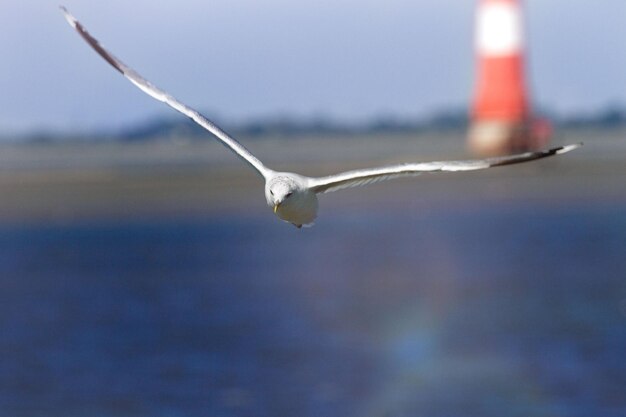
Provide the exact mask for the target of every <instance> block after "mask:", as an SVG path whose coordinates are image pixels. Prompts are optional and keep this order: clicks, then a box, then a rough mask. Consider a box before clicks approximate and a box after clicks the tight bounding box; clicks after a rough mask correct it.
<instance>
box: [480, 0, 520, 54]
mask: <svg viewBox="0 0 626 417" xmlns="http://www.w3.org/2000/svg"><path fill="white" fill-rule="evenodd" d="M477 20H478V28H477V39H476V43H477V48H478V51H479V52H480V53H482V54H484V55H487V56H505V55H512V54H516V53H518V52H520V51H521V49H522V45H523V42H524V35H523V33H522V17H521V13H520V10H519V7H517V5H516V4H515V3H509V2H506V3H504V2H498V1H495V2H487V3H485V4H483V5H482V6H481V7H480V9H479V11H478V19H477Z"/></svg>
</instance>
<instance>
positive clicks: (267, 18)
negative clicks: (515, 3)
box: [0, 0, 626, 134]
mask: <svg viewBox="0 0 626 417" xmlns="http://www.w3.org/2000/svg"><path fill="white" fill-rule="evenodd" d="M59 1H62V0H0V6H1V8H0V10H1V12H0V51H1V53H2V58H1V62H2V65H0V133H5V134H6V133H25V132H30V131H34V130H36V131H42V130H53V131H68V132H79V131H90V130H97V129H117V128H123V127H125V126H131V125H133V124H135V123H140V122H142V121H145V120H149V119H153V118H155V117H161V116H163V117H170V116H172V112H173V110H170V109H168V108H166V107H164V105H163V104H161V103H158V102H156V101H154V100H152V99H151V98H149V97H147V96H145V95H144V94H143V93H142V92H140V91H139V90H138V89H136V88H135V87H133V86H132V85H131V84H130V83H129V82H127V81H126V80H124V78H123V77H121V76H120V75H119V74H118V73H116V72H115V71H114V70H113V69H112V68H110V67H109V66H108V65H107V64H106V63H105V62H104V61H102V59H101V58H99V57H98V56H97V55H96V54H95V53H94V52H93V51H91V50H90V49H89V48H88V47H87V46H86V44H84V43H83V41H82V40H81V39H80V38H79V37H78V36H77V35H76V34H75V33H74V32H73V31H72V30H71V28H70V27H69V26H68V25H67V24H66V22H65V20H64V19H63V17H62V15H61V13H60V12H59V10H58V5H59ZM64 1H65V3H64V5H65V6H66V7H67V8H68V9H69V10H70V11H71V12H72V13H73V14H74V15H75V16H76V17H77V18H78V19H79V20H81V22H82V23H83V24H84V25H85V26H86V27H87V29H88V30H89V31H90V32H91V33H92V34H93V35H94V36H96V37H97V38H98V39H99V40H100V41H101V42H102V43H103V44H104V45H105V46H106V47H107V48H108V49H110V50H111V51H113V53H114V54H115V55H116V56H118V57H119V58H121V59H122V60H123V61H125V62H126V63H127V64H129V65H130V66H132V67H134V68H135V69H136V70H138V71H139V72H140V73H141V74H142V75H144V76H145V77H146V78H148V79H149V80H151V81H152V82H153V83H154V84H156V85H158V86H159V87H161V88H162V89H165V90H166V91H168V92H170V93H172V94H173V95H175V96H176V97H177V98H179V99H180V100H181V101H183V102H185V103H187V104H189V105H191V106H193V107H196V108H198V109H200V110H202V111H203V112H205V113H207V114H208V115H209V116H211V117H217V118H218V119H220V120H229V121H243V120H247V119H250V118H262V117H272V116H277V115H292V116H296V117H317V116H325V117H332V118H335V119H340V120H352V121H361V120H368V119H369V118H372V117H378V116H380V115H396V116H399V117H423V116H425V115H428V114H431V113H433V112H436V111H439V110H442V109H446V108H450V107H454V108H459V107H460V106H466V105H467V104H468V103H469V102H470V100H471V96H472V89H473V80H474V77H475V56H474V50H473V46H474V34H473V32H474V15H475V8H476V5H477V0H386V1H381V0H315V1H310V2H309V1H293V0H177V1H159V2H156V1H153V0H152V1H149V0H132V1H130V0H123V1H122V0H107V1H106V2H105V1H95V0H64ZM524 9H525V12H526V32H527V44H528V52H527V55H528V64H527V66H528V78H529V81H530V84H531V86H532V90H533V91H532V96H533V100H534V102H535V103H537V104H538V105H540V106H542V107H545V108H549V109H551V110H553V111H556V112H558V113H561V114H570V113H576V112H590V111H594V110H597V109H601V108H604V107H606V106H610V105H625V104H626V24H625V22H626V1H624V0H598V1H589V0H549V1H548V0H527V1H525V2H524Z"/></svg>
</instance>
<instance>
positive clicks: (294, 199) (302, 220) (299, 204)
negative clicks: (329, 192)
mask: <svg viewBox="0 0 626 417" xmlns="http://www.w3.org/2000/svg"><path fill="white" fill-rule="evenodd" d="M265 200H266V201H267V205H268V206H269V207H271V208H272V210H273V211H274V214H276V216H278V217H279V218H280V219H282V220H284V221H286V222H289V223H292V224H293V225H294V226H297V227H301V226H303V225H308V224H311V223H312V222H313V220H315V217H317V196H316V195H315V193H314V192H313V191H311V190H310V189H309V188H308V187H307V186H306V179H305V178H304V177H300V176H299V175H297V174H286V173H285V174H278V175H276V176H274V177H272V178H270V179H269V180H268V181H267V183H266V184H265Z"/></svg>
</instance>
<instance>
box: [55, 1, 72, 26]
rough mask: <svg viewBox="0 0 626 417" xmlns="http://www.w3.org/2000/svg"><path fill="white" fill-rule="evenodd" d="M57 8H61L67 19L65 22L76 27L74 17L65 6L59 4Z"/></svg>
mask: <svg viewBox="0 0 626 417" xmlns="http://www.w3.org/2000/svg"><path fill="white" fill-rule="evenodd" d="M59 9H61V12H62V13H63V16H65V20H67V23H69V24H70V25H71V26H72V27H76V18H75V17H74V16H72V14H71V13H70V12H69V11H68V10H67V8H66V7H65V6H63V5H62V4H61V5H59Z"/></svg>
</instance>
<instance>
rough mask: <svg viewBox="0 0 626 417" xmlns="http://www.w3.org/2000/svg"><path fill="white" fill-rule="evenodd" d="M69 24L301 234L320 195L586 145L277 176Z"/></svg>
mask: <svg viewBox="0 0 626 417" xmlns="http://www.w3.org/2000/svg"><path fill="white" fill-rule="evenodd" d="M61 10H62V11H63V14H64V15H65V18H66V19H67V21H68V23H69V24H70V25H71V26H72V27H73V28H74V29H75V30H76V31H77V32H78V34H79V35H80V36H81V37H82V38H83V39H84V40H85V41H86V42H87V43H88V44H89V46H91V47H92V48H93V49H94V50H95V51H96V52H97V53H98V54H99V55H100V56H101V57H102V58H104V60H105V61H107V62H108V63H109V64H111V66H113V68H115V69H116V70H118V71H119V72H120V73H122V75H124V77H126V78H127V79H128V80H130V82H132V83H133V84H135V86H137V87H138V88H139V89H141V90H142V91H143V92H144V93H146V94H148V95H150V96H151V97H153V98H155V99H157V100H159V101H161V102H163V103H165V104H167V105H168V106H170V107H172V108H174V109H175V110H177V111H179V112H180V113H182V114H184V115H185V116H187V117H189V118H191V119H192V120H193V121H194V122H196V123H197V124H199V125H200V126H202V127H203V128H205V129H206V130H208V131H209V132H211V133H212V134H213V135H215V137H216V138H217V139H218V140H219V141H220V142H221V143H222V144H223V145H224V146H226V147H227V148H229V149H230V150H231V151H232V152H234V153H235V154H236V155H237V156H238V157H239V158H241V159H242V160H243V161H244V162H245V163H247V164H248V165H249V166H250V167H252V168H253V169H254V170H255V171H256V172H257V173H258V174H259V175H260V176H261V177H263V180H264V181H265V200H266V201H267V205H268V206H269V207H270V208H272V209H273V210H274V214H275V215H276V216H278V217H279V218H280V219H282V220H283V221H286V222H289V223H291V224H293V225H294V226H296V227H298V228H300V227H302V226H303V225H305V226H306V225H311V224H313V221H314V220H315V218H316V217H317V208H318V203H317V195H318V194H322V193H328V192H331V191H337V190H341V189H343V188H349V187H356V186H361V185H367V184H372V183H375V182H379V181H383V180H389V179H393V178H402V177H411V176H416V175H419V174H422V173H425V172H442V171H473V170H478V169H485V168H491V167H497V166H504V165H512V164H518V163H521V162H527V161H533V160H536V159H541V158H546V157H549V156H553V155H559V154H563V153H566V152H569V151H571V150H573V149H576V148H578V147H579V146H581V144H573V145H567V146H561V147H558V148H553V149H548V150H543V151H538V152H526V153H522V154H518V155H510V156H503V157H496V158H488V159H482V160H469V161H442V162H417V163H406V164H399V165H388V166H382V167H377V168H367V169H358V170H354V171H347V172H342V173H340V174H337V175H329V176H326V177H306V176H304V175H299V174H295V173H291V172H277V171H274V170H272V169H270V168H268V167H267V166H265V165H264V164H263V163H262V162H261V161H259V160H258V159H257V158H256V157H255V156H254V155H252V154H251V153H250V151H248V149H246V148H245V147H244V146H243V145H242V144H241V143H239V142H237V141H236V140H235V139H233V138H232V137H230V136H229V135H228V134H227V133H226V132H224V131H223V130H222V129H220V128H219V127H218V126H216V125H215V124H214V123H213V122H211V121H210V120H208V119H207V118H206V117H204V116H203V115H201V114H200V113H199V112H198V111H196V110H194V109H192V108H191V107H189V106H187V105H185V104H183V103H181V102H180V101H178V100H177V99H176V98H174V97H172V96H171V95H170V94H168V93H166V92H165V91H163V90H161V89H159V88H158V87H156V86H155V85H154V84H152V83H151V82H149V81H148V80H146V79H145V78H143V77H142V76H141V75H139V73H137V72H136V71H135V70H133V69H132V68H130V67H129V66H127V65H126V64H124V63H123V62H122V61H120V60H119V59H117V58H116V57H115V56H114V55H113V54H111V53H110V52H109V51H107V50H106V49H105V48H104V47H103V46H102V45H101V44H100V42H98V40H96V39H95V38H94V37H92V36H91V35H90V34H89V32H87V30H86V29H85V28H84V27H83V25H82V24H81V23H80V22H79V21H78V20H76V18H75V17H74V16H72V15H71V14H70V13H69V12H68V11H67V9H66V8H65V7H61Z"/></svg>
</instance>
